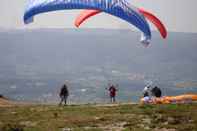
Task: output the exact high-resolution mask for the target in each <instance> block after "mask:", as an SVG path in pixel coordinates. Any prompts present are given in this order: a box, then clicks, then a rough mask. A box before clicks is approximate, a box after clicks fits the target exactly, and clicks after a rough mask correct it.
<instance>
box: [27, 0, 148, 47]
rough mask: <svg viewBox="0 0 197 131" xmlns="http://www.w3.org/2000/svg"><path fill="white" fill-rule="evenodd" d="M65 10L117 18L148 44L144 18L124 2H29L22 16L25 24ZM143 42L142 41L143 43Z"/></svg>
mask: <svg viewBox="0 0 197 131" xmlns="http://www.w3.org/2000/svg"><path fill="white" fill-rule="evenodd" d="M65 9H97V10H101V11H103V12H106V13H108V14H111V15H113V16H116V17H119V18H121V19H123V20H125V21H127V22H129V23H130V24H132V25H134V26H135V27H137V28H138V29H140V30H141V31H142V32H143V38H144V37H145V38H144V39H143V40H145V41H147V42H148V43H149V41H150V39H151V32H150V27H149V25H148V23H147V21H146V20H145V18H144V16H143V15H141V13H139V12H138V10H137V9H136V8H135V7H132V6H131V5H130V4H129V3H127V2H126V1H124V0H30V1H29V3H28V5H27V9H26V11H25V14H24V22H25V24H28V23H31V22H33V17H34V16H35V15H37V14H40V13H45V12H49V11H56V10H65ZM143 42H144V41H143Z"/></svg>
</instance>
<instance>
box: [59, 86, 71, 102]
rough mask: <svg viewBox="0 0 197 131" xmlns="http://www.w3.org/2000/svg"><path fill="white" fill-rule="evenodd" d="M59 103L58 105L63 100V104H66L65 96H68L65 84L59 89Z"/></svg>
mask: <svg viewBox="0 0 197 131" xmlns="http://www.w3.org/2000/svg"><path fill="white" fill-rule="evenodd" d="M59 96H60V99H61V100H60V103H59V105H60V106H61V105H62V102H64V104H65V105H67V98H68V96H69V92H68V87H67V85H66V84H64V85H63V86H62V88H61V90H60V94H59Z"/></svg>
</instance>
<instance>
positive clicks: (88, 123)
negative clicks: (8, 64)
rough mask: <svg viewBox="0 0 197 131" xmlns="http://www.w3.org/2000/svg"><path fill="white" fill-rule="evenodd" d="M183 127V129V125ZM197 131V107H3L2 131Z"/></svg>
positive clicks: (0, 127) (1, 113)
mask: <svg viewBox="0 0 197 131" xmlns="http://www.w3.org/2000/svg"><path fill="white" fill-rule="evenodd" d="M183 125H184V126H183ZM16 128H18V129H21V131H63V130H65V131H66V130H69V129H70V130H74V131H102V130H111V129H112V130H123V131H132V130H133V131H144V130H145V131H152V130H154V129H155V130H156V129H162V128H165V129H166V130H167V129H174V130H177V131H196V130H197V104H189V105H187V104H185V105H184V104H183V105H120V106H112V107H111V106H93V105H78V106H64V107H59V106H46V105H45V106H43V105H35V106H18V107H9V108H0V131H13V129H16Z"/></svg>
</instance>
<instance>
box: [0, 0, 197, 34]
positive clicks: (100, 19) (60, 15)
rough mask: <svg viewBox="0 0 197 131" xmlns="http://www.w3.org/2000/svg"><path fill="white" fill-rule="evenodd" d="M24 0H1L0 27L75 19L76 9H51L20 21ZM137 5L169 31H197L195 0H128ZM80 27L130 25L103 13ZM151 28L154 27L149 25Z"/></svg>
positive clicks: (63, 24)
mask: <svg viewBox="0 0 197 131" xmlns="http://www.w3.org/2000/svg"><path fill="white" fill-rule="evenodd" d="M26 1H27V0H1V3H0V28H9V29H10V28H11V29H12V28H75V27H74V24H73V23H74V19H75V17H76V16H77V14H78V13H79V10H69V11H68V10H64V11H58V12H50V13H47V14H42V15H38V16H36V17H35V22H34V23H33V24H30V25H24V24H23V19H22V17H23V13H24V8H25V3H26ZM128 1H129V2H130V3H131V4H133V5H135V6H137V7H143V8H144V9H146V10H148V11H151V12H152V13H154V14H155V15H156V16H158V17H159V18H160V19H161V20H162V21H163V23H164V24H165V25H166V27H167V28H168V30H169V31H176V32H197V14H196V5H197V0H128ZM81 27H82V28H131V29H135V28H133V26H131V25H129V24H128V23H127V22H125V21H122V20H120V19H118V18H115V17H114V16H110V15H107V14H105V13H102V14H99V15H98V16H96V17H92V18H91V19H89V21H88V22H86V23H84V24H83V25H82V26H81ZM152 29H153V30H154V28H153V27H152Z"/></svg>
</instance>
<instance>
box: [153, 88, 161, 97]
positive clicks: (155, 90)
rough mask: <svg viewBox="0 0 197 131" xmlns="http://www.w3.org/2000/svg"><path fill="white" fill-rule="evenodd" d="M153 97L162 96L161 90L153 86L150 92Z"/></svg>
mask: <svg viewBox="0 0 197 131" xmlns="http://www.w3.org/2000/svg"><path fill="white" fill-rule="evenodd" d="M151 92H152V94H153V96H155V97H161V96H162V92H161V89H160V88H159V87H157V86H155V87H154V88H153V89H152V90H151Z"/></svg>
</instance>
